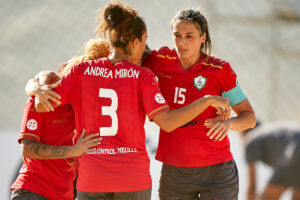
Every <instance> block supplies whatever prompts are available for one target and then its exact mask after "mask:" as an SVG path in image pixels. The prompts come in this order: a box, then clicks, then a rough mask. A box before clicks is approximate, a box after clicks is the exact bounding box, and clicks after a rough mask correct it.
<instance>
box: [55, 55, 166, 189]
mask: <svg viewBox="0 0 300 200" xmlns="http://www.w3.org/2000/svg"><path fill="white" fill-rule="evenodd" d="M55 91H56V92H58V93H59V94H60V95H61V97H62V98H61V101H62V103H63V104H72V105H73V107H74V112H75V120H76V129H77V133H81V131H82V129H83V128H86V133H87V135H88V134H90V133H96V132H100V135H101V136H103V137H102V138H103V139H102V142H101V144H100V145H98V146H97V147H96V150H95V151H92V152H88V153H86V154H84V155H83V156H82V157H81V158H80V159H79V169H78V180H77V189H78V190H79V191H82V192H129V191H138V190H144V189H148V188H150V187H151V177H150V172H149V162H150V160H149V157H148V155H147V152H146V148H145V130H144V123H145V117H146V115H147V116H148V118H149V119H150V120H151V119H152V118H153V117H154V116H155V115H157V114H159V113H160V112H163V111H165V110H168V109H169V107H168V105H167V103H166V101H165V99H164V98H163V96H162V95H161V92H160V90H159V86H158V82H157V81H156V79H155V76H154V74H153V73H152V72H151V71H150V70H148V69H146V68H142V67H139V66H136V65H133V64H131V63H129V62H128V61H122V62H120V63H117V64H115V65H112V64H111V63H110V61H109V60H108V59H107V58H102V59H99V60H93V61H89V62H83V63H80V64H79V65H76V66H74V67H73V68H72V69H71V71H70V72H69V73H68V74H67V75H66V76H65V77H63V78H62V80H61V83H60V85H59V87H58V88H56V89H55Z"/></svg>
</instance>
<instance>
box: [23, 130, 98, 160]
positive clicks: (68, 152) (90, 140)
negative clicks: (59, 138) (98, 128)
mask: <svg viewBox="0 0 300 200" xmlns="http://www.w3.org/2000/svg"><path fill="white" fill-rule="evenodd" d="M84 135H85V131H83V133H82V134H81V136H80V137H79V139H78V141H77V143H76V144H75V145H74V146H54V145H48V144H43V143H40V142H37V141H35V140H31V139H22V141H21V148H22V153H23V156H24V157H26V158H31V159H61V158H70V157H78V156H81V155H82V154H84V153H85V152H89V151H93V150H95V149H94V148H92V147H94V146H97V145H99V144H100V143H101V142H100V140H101V139H102V138H100V137H99V133H94V134H90V135H88V136H84ZM97 136H98V137H97Z"/></svg>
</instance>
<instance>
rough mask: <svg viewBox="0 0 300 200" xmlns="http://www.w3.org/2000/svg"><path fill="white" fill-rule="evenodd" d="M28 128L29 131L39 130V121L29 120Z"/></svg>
mask: <svg viewBox="0 0 300 200" xmlns="http://www.w3.org/2000/svg"><path fill="white" fill-rule="evenodd" d="M26 126H27V128H28V129H29V130H31V131H34V130H36V129H37V127H38V124H37V121H35V120H34V119H30V120H28V122H27V124H26Z"/></svg>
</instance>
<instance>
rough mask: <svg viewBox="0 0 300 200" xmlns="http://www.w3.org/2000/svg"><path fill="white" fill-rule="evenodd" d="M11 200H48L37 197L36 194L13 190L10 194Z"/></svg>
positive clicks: (40, 196)
mask: <svg viewBox="0 0 300 200" xmlns="http://www.w3.org/2000/svg"><path fill="white" fill-rule="evenodd" d="M11 200H48V199H47V198H46V197H43V196H42V195H39V194H37V193H34V192H31V191H28V190H23V189H14V190H13V191H12V193H11Z"/></svg>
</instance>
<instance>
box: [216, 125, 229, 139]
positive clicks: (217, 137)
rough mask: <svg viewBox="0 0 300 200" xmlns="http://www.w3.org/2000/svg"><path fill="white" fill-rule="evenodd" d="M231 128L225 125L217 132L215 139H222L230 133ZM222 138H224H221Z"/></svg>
mask: <svg viewBox="0 0 300 200" xmlns="http://www.w3.org/2000/svg"><path fill="white" fill-rule="evenodd" d="M228 131H229V129H227V128H226V127H223V129H222V130H221V131H220V132H219V133H218V134H217V136H216V137H215V139H214V140H215V141H218V140H219V141H222V140H223V139H224V138H225V137H226V135H227V134H228ZM221 138H222V139H221Z"/></svg>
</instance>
